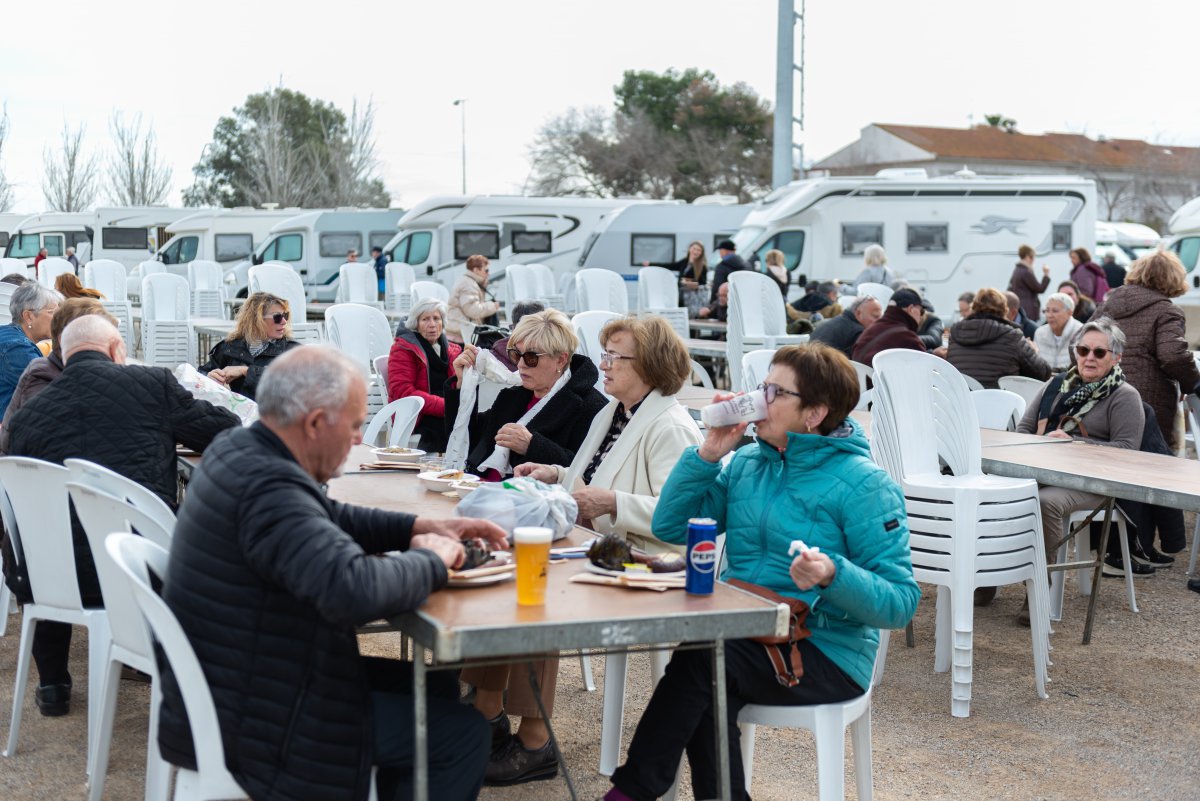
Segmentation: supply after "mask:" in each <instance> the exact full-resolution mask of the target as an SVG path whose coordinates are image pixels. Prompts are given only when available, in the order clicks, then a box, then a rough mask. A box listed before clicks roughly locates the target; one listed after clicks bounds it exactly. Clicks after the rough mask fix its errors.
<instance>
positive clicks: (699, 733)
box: [605, 344, 921, 801]
mask: <svg viewBox="0 0 1200 801" xmlns="http://www.w3.org/2000/svg"><path fill="white" fill-rule="evenodd" d="M763 391H764V393H765V395H766V397H767V400H768V402H767V416H766V419H764V420H762V421H760V422H758V423H756V424H755V426H756V431H757V437H758V441H757V442H754V443H752V444H750V445H746V446H744V447H742V448H739V449H738V450H737V451H736V452H735V453H734V454H733V457H732V459H729V460H728V462H726V460H725V456H726V455H727V454H729V453H730V451H732V450H733V449H734V448H735V447H736V445H737V443H738V442H739V441H740V440H741V438H742V435H743V434H744V433H745V430H746V424H744V423H742V424H739V425H736V426H725V427H720V428H712V429H709V430H708V432H707V434H706V436H705V439H704V442H703V443H702V444H701V445H700V447H699V448H694V447H693V448H688V449H687V450H686V451H684V453H683V456H682V457H681V458H680V460H679V463H678V464H677V465H676V466H675V469H674V470H672V471H671V476H670V478H669V479H668V480H667V483H666V486H665V487H663V492H662V495H661V496H660V497H659V499H658V506H657V508H656V509H655V512H654V519H653V530H654V536H656V537H658V538H660V539H662V540H665V541H667V542H674V543H684V542H686V540H687V528H688V519H689V518H694V517H711V518H713V519H715V520H716V521H717V530H718V531H725V552H724V564H723V568H722V578H724V579H731V578H734V579H741V580H743V581H748V582H751V583H754V584H758V585H760V586H764V587H767V588H769V589H771V590H774V591H775V592H777V593H780V594H782V595H787V596H791V597H793V598H799V599H801V600H804V601H805V602H807V603H808V605H809V607H810V610H811V611H810V612H809V615H808V623H807V626H808V628H809V629H810V630H811V631H812V635H811V636H810V637H808V638H806V639H802V640H800V641H799V643H798V648H799V650H800V655H801V660H802V662H803V675H802V676H799V677H798V680H797V681H795V683H790V682H789V683H783V682H781V681H780V680H779V674H778V673H777V672H776V668H775V666H774V665H773V664H772V661H771V657H770V655H769V654H768V651H767V647H768V646H765V645H762V644H760V643H755V642H752V641H750V640H729V641H727V642H726V643H725V661H726V672H725V676H726V679H725V691H726V697H727V699H728V700H727V703H728V711H729V721H730V726H729V735H728V736H729V767H730V789H731V790H732V792H733V798H734V799H742V798H744V797H745V785H744V779H743V775H742V763H741V756H740V754H741V750H740V748H739V747H738V733H737V727H736V725H734V721H736V720H737V717H738V713H739V712H740V711H741V709H742V707H744V706H745V705H746V704H748V703H754V704H771V705H778V706H791V705H808V704H824V703H831V702H834V701H843V700H847V699H850V698H854V697H857V696H859V695H862V693H863V692H864V690H865V689H866V687H868V686H869V684H870V681H871V671H872V669H873V666H874V663H875V654H876V651H877V650H878V645H879V629H881V628H888V629H894V628H900V627H902V626H904V625H905V624H906V623H907V622H908V620H909V619H910V618H911V617H912V615H913V612H914V611H915V610H916V608H917V599H918V598H919V597H920V595H921V592H920V590H919V589H918V587H917V584H916V582H915V581H914V580H913V577H912V562H911V559H910V557H909V550H908V523H907V517H906V516H905V511H904V497H903V495H902V494H901V492H900V488H899V487H898V486H897V485H896V483H895V482H893V481H892V480H891V479H890V478H889V477H888V475H887V473H885V472H884V471H883V469H882V468H880V467H879V466H878V465H876V464H875V463H874V462H873V461H872V460H871V451H870V446H869V445H868V444H867V438H866V436H865V435H864V434H863V431H862V428H861V427H860V426H859V425H858V423H856V422H855V421H854V420H852V419H850V418H849V417H848V415H849V413H850V410H851V409H853V408H854V405H855V404H856V403H857V402H858V379H857V377H856V374H855V372H854V368H853V367H851V365H850V361H849V360H848V359H847V358H846V357H845V356H844V355H843V354H842V353H840V352H838V351H836V350H834V349H833V348H830V347H828V346H826V345H821V344H808V345H789V346H786V347H783V348H780V349H779V350H778V351H776V353H775V358H774V359H773V360H772V362H771V369H770V371H769V372H768V373H767V377H766V380H765V382H764V384H763ZM724 397H728V396H721V395H719V396H718V398H724ZM796 540H801V541H803V546H801V547H799V548H797V546H795V544H794V543H795V541H796ZM789 684H790V686H789ZM711 699H712V654H711V653H710V652H709V651H706V650H683V649H681V650H677V651H676V652H675V653H674V654H673V655H672V657H671V662H670V664H669V665H668V666H667V671H666V675H665V676H663V679H662V681H660V682H659V684H658V687H656V688H655V690H654V695H653V696H652V697H651V699H650V704H649V705H648V706H647V708H646V712H645V714H643V715H642V719H641V721H640V722H639V723H638V727H637V731H636V732H635V734H634V735H633V741H632V742H631V743H630V745H629V752H628V757H627V759H626V762H625V764H624V765H622V766H621V767H619V768H617V770H616V771H615V772H614V773H613V776H612V782H613V789H612V790H611V791H610V792H609V793H608V795H606V796H605V798H606V799H607V801H627V800H628V799H637V800H638V801H642V800H643V799H646V800H648V799H653V798H659V797H660V796H662V795H663V794H664V793H665V792H666V791H667V789H668V788H669V787H670V786H671V785H672V783H674V781H675V774H676V771H677V770H678V768H679V762H680V759H681V757H682V756H683V754H684V753H685V752H686V754H687V757H688V761H689V763H690V764H691V768H692V790H693V795H694V796H695V797H696V798H715V797H717V795H718V787H717V754H716V731H715V730H714V721H713V712H712V709H711Z"/></svg>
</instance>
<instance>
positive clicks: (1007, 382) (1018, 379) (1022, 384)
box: [999, 375, 1046, 408]
mask: <svg viewBox="0 0 1200 801" xmlns="http://www.w3.org/2000/svg"><path fill="white" fill-rule="evenodd" d="M999 384H1000V389H1006V390H1008V391H1009V392H1015V393H1017V394H1018V395H1020V396H1021V397H1022V398H1024V399H1025V406H1026V408H1028V406H1029V404H1031V403H1033V401H1034V399H1035V398H1037V396H1038V393H1039V392H1041V391H1042V387H1044V386H1046V382H1045V381H1038V380H1037V379H1036V378H1029V377H1027V376H1023V375H1005V376H1000V381H999Z"/></svg>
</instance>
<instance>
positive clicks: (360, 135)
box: [313, 100, 388, 206]
mask: <svg viewBox="0 0 1200 801" xmlns="http://www.w3.org/2000/svg"><path fill="white" fill-rule="evenodd" d="M322 128H323V132H324V148H323V149H317V148H314V151H316V152H314V154H313V155H314V156H315V157H316V158H317V159H318V160H320V161H322V162H323V165H322V166H323V168H324V169H323V172H324V174H325V175H326V176H327V177H328V179H327V180H328V183H327V184H326V187H325V189H324V192H325V196H324V197H322V196H321V193H320V192H318V197H319V198H320V202H319V203H316V204H314V205H321V206H376V205H380V204H381V202H382V205H387V202H388V200H387V198H386V196H384V197H382V198H381V196H380V193H381V190H382V187H383V182H382V181H381V180H380V178H379V175H378V172H379V159H378V158H377V157H376V155H375V104H374V103H373V102H372V101H370V100H368V101H367V105H366V107H365V108H364V109H362V111H361V113H360V111H359V108H358V101H357V100H355V101H354V103H353V105H352V106H351V109H350V119H349V120H348V123H347V126H346V130H345V132H344V133H342V132H340V131H339V130H338V128H337V126H334V125H329V124H326V125H323V126H322Z"/></svg>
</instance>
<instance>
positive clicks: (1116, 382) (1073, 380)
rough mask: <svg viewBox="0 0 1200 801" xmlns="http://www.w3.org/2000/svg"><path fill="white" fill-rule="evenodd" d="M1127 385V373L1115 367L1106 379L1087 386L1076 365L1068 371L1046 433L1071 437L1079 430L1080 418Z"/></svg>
mask: <svg viewBox="0 0 1200 801" xmlns="http://www.w3.org/2000/svg"><path fill="white" fill-rule="evenodd" d="M1124 383H1125V373H1124V372H1123V371H1122V370H1121V365H1119V364H1114V365H1113V368H1112V369H1111V370H1109V371H1108V372H1107V373H1106V374H1105V375H1104V377H1103V378H1101V379H1100V380H1099V381H1093V382H1092V383H1090V384H1085V383H1084V381H1083V379H1082V378H1080V376H1079V367H1078V365H1073V366H1072V367H1071V369H1070V370H1068V371H1067V374H1066V376H1065V377H1064V378H1063V382H1062V384H1061V385H1060V386H1059V388H1058V397H1057V398H1055V399H1054V406H1053V407H1052V408H1051V410H1050V417H1049V419H1048V420H1047V421H1046V430H1048V431H1053V430H1055V429H1060V428H1061V429H1062V430H1063V431H1065V432H1066V433H1068V434H1070V433H1071V432H1072V431H1074V430H1075V429H1077V428H1078V427H1079V418H1081V417H1083V416H1084V415H1085V414H1087V413H1088V412H1090V411H1091V410H1092V407H1094V406H1095V405H1096V404H1097V403H1099V402H1100V401H1102V400H1104V399H1105V398H1107V397H1108V396H1109V395H1111V394H1113V393H1114V392H1116V391H1117V389H1118V388H1120V386H1121V385H1122V384H1124Z"/></svg>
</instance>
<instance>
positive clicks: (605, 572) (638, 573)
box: [583, 560, 687, 581]
mask: <svg viewBox="0 0 1200 801" xmlns="http://www.w3.org/2000/svg"><path fill="white" fill-rule="evenodd" d="M583 567H584V569H585V570H587V571H588V572H589V573H596V574H598V575H601V576H612V577H614V578H620V577H622V576H624V577H625V578H627V579H629V580H630V581H655V580H657V579H681V578H687V571H686V570H676V571H675V572H673V573H651V572H650V571H649V570H609V569H608V568H606V567H600V565H594V564H592V562H591V560H588V561H587V562H584V565H583Z"/></svg>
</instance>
